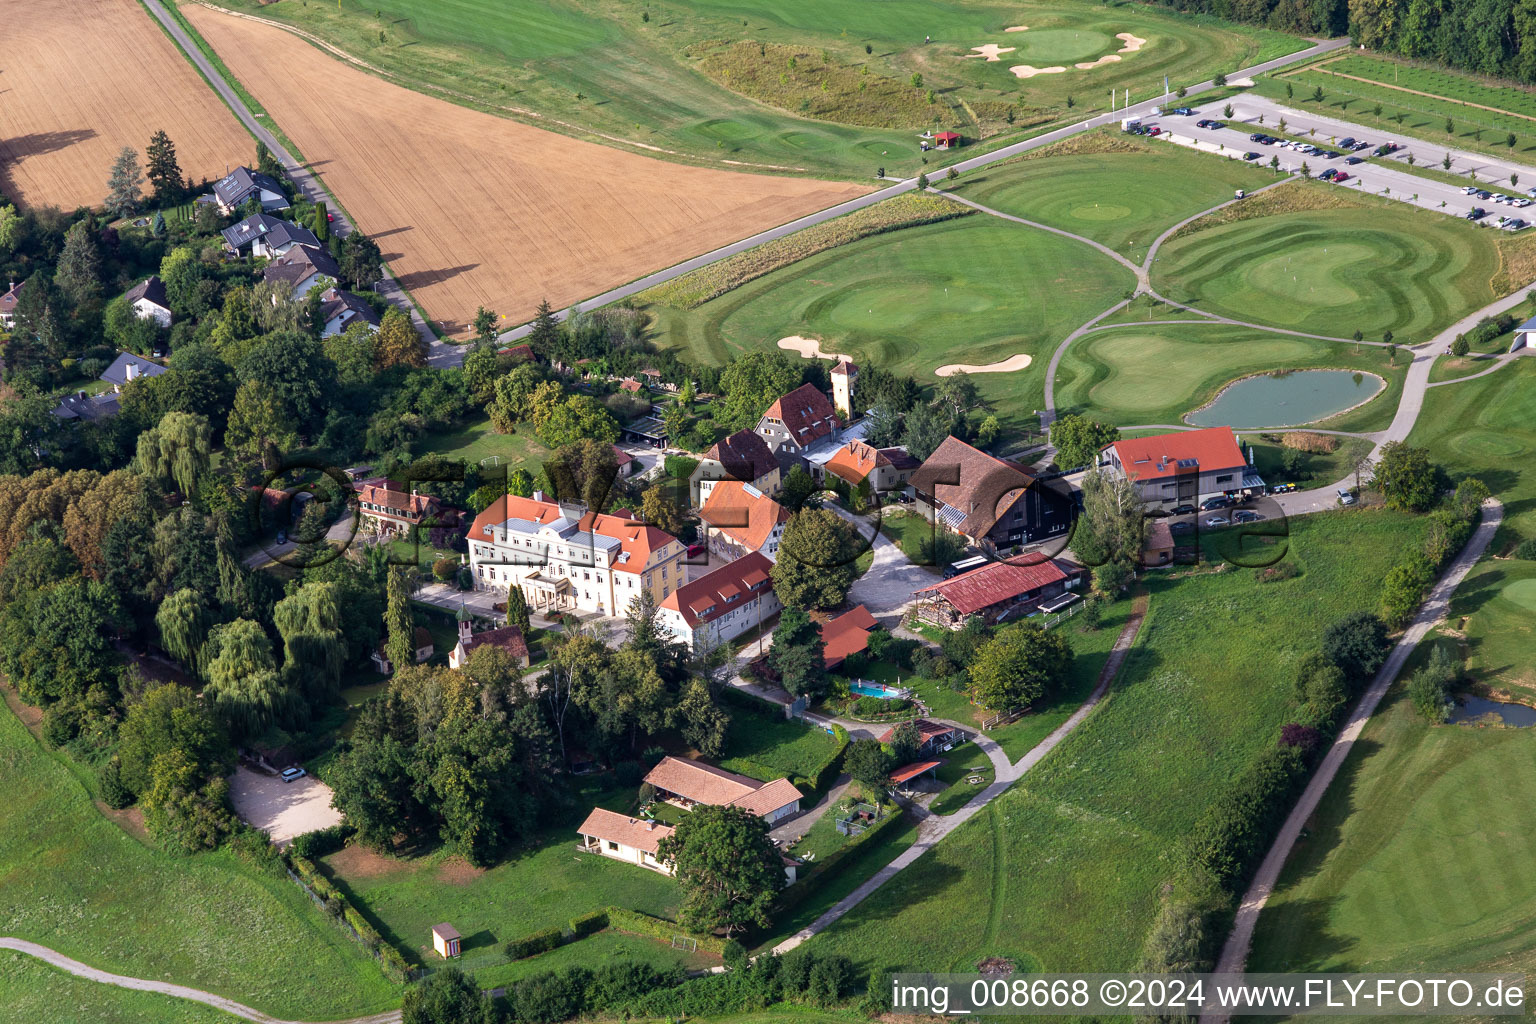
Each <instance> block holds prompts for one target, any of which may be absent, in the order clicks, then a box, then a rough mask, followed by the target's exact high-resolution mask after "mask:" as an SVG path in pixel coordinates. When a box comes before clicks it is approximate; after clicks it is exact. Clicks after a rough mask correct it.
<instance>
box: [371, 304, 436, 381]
mask: <svg viewBox="0 0 1536 1024" xmlns="http://www.w3.org/2000/svg"><path fill="white" fill-rule="evenodd" d="M373 345H374V358H375V359H376V360H377V362H378V367H379V369H381V370H387V369H389V368H390V367H392V366H410V367H416V368H420V367H423V366H426V365H427V346H426V343H425V342H424V341H422V338H421V335H420V334H418V333H417V332H416V328H415V327H413V326H412V325H411V318H410V317H408V316H406V315H405V313H403V312H402V311H401V310H399V309H397V308H396V307H394V306H391V307H390V308H389V309H387V310H385V311H384V317H383V319H382V320H381V321H380V322H379V331H378V334H377V335H376V336H375V338H374V343H373Z"/></svg>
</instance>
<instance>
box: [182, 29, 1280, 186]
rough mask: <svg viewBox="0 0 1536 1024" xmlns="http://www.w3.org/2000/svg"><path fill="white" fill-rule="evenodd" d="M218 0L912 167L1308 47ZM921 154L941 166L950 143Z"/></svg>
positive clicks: (381, 65) (584, 115)
mask: <svg viewBox="0 0 1536 1024" xmlns="http://www.w3.org/2000/svg"><path fill="white" fill-rule="evenodd" d="M228 6H231V7H233V8H234V9H236V10H239V11H242V12H244V13H249V14H253V15H255V16H258V17H261V18H266V19H272V20H274V21H277V22H281V23H283V24H286V25H290V26H294V27H296V28H297V29H299V30H301V31H305V32H307V33H311V34H313V36H314V37H315V38H316V39H319V40H323V41H324V42H325V43H326V44H328V45H332V46H334V47H336V48H338V49H339V50H340V51H342V52H343V53H345V54H347V55H348V56H349V57H350V58H352V59H354V60H355V61H357V62H358V63H359V65H360V66H364V67H366V68H368V69H369V70H371V71H373V72H375V73H377V74H379V75H382V76H388V77H390V78H392V79H394V80H396V81H398V82H399V83H400V84H402V85H405V86H408V87H411V88H415V89H419V90H425V91H430V92H436V93H438V94H441V95H444V96H447V97H449V98H451V99H452V100H454V101H455V102H459V103H462V104H465V105H470V106H475V107H478V108H481V109H486V110H491V111H493V112H497V113H500V114H503V115H505V116H510V117H513V118H517V119H519V120H523V121H527V122H530V123H535V124H539V125H541V126H544V127H548V128H551V129H553V130H555V131H560V132H562V133H564V134H568V135H573V136H576V137H579V138H586V139H595V140H600V141H602V142H605V143H608V144H611V145H616V146H620V147H623V148H627V149H630V150H632V151H642V152H648V153H653V154H656V155H661V156H665V157H667V158H670V159H675V160H682V161H687V162H695V163H707V164H714V165H728V166H751V167H758V168H762V169H770V170H779V171H788V172H792V173H809V174H820V175H826V176H831V177H839V178H846V179H865V178H868V177H869V176H870V175H872V174H874V173H875V170H876V168H877V167H879V166H885V167H886V168H887V170H888V171H889V172H891V173H901V174H904V175H911V174H915V173H916V172H917V171H918V170H920V169H922V167H923V154H922V153H921V152H920V150H919V147H918V142H917V139H916V137H915V136H916V134H917V133H918V132H919V131H921V130H924V129H936V128H946V129H954V130H957V131H960V132H961V133H962V134H964V135H965V136H966V137H967V139H969V140H970V141H971V142H973V143H974V142H975V141H976V140H978V139H982V140H987V141H988V142H992V141H1002V140H1005V139H1010V138H1017V137H1020V136H1022V135H1023V134H1024V133H1025V132H1028V131H1032V130H1038V129H1039V128H1040V127H1043V126H1045V125H1049V124H1055V123H1064V122H1065V121H1068V120H1076V119H1078V118H1080V117H1082V116H1086V115H1087V114H1089V113H1091V112H1093V111H1094V110H1096V109H1100V108H1107V106H1108V94H1109V90H1110V89H1111V88H1119V89H1122V90H1123V89H1125V88H1130V89H1131V90H1132V91H1133V92H1135V93H1140V94H1142V95H1146V94H1148V93H1150V92H1151V91H1152V90H1154V89H1160V88H1161V87H1162V81H1163V77H1164V76H1165V75H1166V76H1168V77H1169V78H1170V79H1171V80H1172V82H1173V84H1174V85H1178V84H1180V83H1181V82H1183V83H1191V82H1196V81H1201V80H1204V79H1205V78H1208V77H1209V76H1210V74H1211V73H1213V72H1215V71H1217V70H1225V71H1231V70H1232V69H1234V68H1238V67H1243V66H1246V65H1249V64H1252V63H1256V62H1259V61H1263V60H1268V59H1270V58H1273V57H1277V56H1280V55H1282V54H1285V53H1291V52H1294V51H1295V50H1299V49H1301V48H1303V47H1304V46H1305V45H1306V43H1305V42H1304V41H1302V40H1299V39H1296V38H1294V37H1291V36H1286V35H1282V34H1280V33H1276V32H1270V31H1266V30H1263V29H1257V28H1253V27H1250V26H1240V25H1228V24H1223V23H1221V22H1218V21H1215V20H1213V19H1208V18H1197V17H1188V16H1181V15H1176V14H1173V13H1171V12H1168V11H1164V10H1160V9H1157V8H1151V7H1132V6H1120V7H1113V8H1104V7H1099V6H1096V5H1090V4H1086V3H1075V2H1070V0H1066V2H1063V0H1047V2H1026V3H1023V4H1002V3H992V2H988V3H981V4H977V3H962V2H959V0H899V2H893V3H882V4H879V5H870V4H864V3H858V2H855V0H833V2H826V0H787V2H783V3H778V4H774V5H772V6H770V7H767V8H764V7H761V6H758V7H742V6H741V5H739V4H737V3H734V2H729V0H677V2H672V3H668V4H666V5H665V6H662V7H657V6H655V5H648V4H647V3H645V2H644V0H559V2H557V3H534V2H532V0H516V2H511V3H493V2H491V0H434V2H430V3H429V2H427V0H370V2H369V3H362V2H360V0H343V2H342V3H340V4H339V5H336V4H328V3H315V4H307V3H301V2H300V3H296V2H294V0H282V2H279V3H261V2H259V0H231V2H230V3H229V5H228ZM183 10H184V11H187V12H189V13H190V12H191V11H192V7H191V5H190V4H187V5H183ZM1009 28H1014V29H1020V28H1022V29H1024V30H1022V31H1013V32H1009V31H1007V29H1009ZM925 40H931V41H929V42H925ZM983 47H991V48H993V49H991V50H980V49H979V48H983ZM1089 64H1092V65H1094V66H1092V67H1084V66H1079V65H1089ZM1014 69H1028V70H1027V72H1026V74H1027V77H1020V72H1016V71H1015V70H1014ZM914 75H917V76H920V77H919V78H916V79H914V77H913V76H914ZM928 157H929V158H930V159H932V160H933V161H934V162H935V165H938V166H942V164H943V163H944V162H946V161H948V160H949V159H952V158H953V157H952V156H950V155H947V154H936V153H929V154H928Z"/></svg>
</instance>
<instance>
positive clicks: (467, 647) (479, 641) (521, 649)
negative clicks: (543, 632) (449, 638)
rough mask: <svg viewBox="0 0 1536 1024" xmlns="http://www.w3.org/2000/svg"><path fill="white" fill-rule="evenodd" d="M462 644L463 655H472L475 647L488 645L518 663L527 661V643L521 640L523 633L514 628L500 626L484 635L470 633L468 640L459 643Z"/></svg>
mask: <svg viewBox="0 0 1536 1024" xmlns="http://www.w3.org/2000/svg"><path fill="white" fill-rule="evenodd" d="M460 643H463V644H464V653H465V654H466V655H467V654H472V653H473V652H474V650H475V648H477V647H484V646H486V645H488V644H489V645H490V646H492V647H500V648H501V649H502V650H504V651H506V652H507V653H508V654H510V655H512V657H514V658H517V659H519V660H520V661H527V660H528V641H527V640H525V639H523V631H522V630H521V629H519V628H518V627H516V626H501V627H499V628H497V629H488V630H486V631H485V632H484V633H472V634H470V637H469V640H468V641H467V642H466V641H462V640H461V641H460Z"/></svg>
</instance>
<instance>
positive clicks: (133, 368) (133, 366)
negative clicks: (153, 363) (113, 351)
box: [124, 361, 139, 380]
mask: <svg viewBox="0 0 1536 1024" xmlns="http://www.w3.org/2000/svg"><path fill="white" fill-rule="evenodd" d="M124 373H125V374H126V376H127V378H128V379H129V380H137V379H138V376H139V364H138V363H135V362H131V361H130V362H129V363H128V366H127V367H126V368H125V370H124Z"/></svg>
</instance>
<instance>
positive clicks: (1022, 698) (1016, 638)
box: [968, 623, 1072, 710]
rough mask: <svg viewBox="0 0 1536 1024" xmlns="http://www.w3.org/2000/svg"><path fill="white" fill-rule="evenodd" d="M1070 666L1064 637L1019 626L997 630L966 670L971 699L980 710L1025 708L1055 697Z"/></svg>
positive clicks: (1067, 645)
mask: <svg viewBox="0 0 1536 1024" xmlns="http://www.w3.org/2000/svg"><path fill="white" fill-rule="evenodd" d="M1071 666H1072V647H1071V645H1070V644H1069V643H1068V642H1067V639H1066V637H1065V636H1064V635H1063V634H1061V633H1057V632H1048V631H1046V630H1043V629H1040V628H1039V627H1038V626H1035V625H1034V624H1033V623H1020V624H1018V625H1015V626H1009V627H1008V628H1006V629H1002V630H999V631H998V632H997V633H996V635H994V636H993V637H992V639H991V640H989V641H987V643H986V645H985V646H984V647H982V648H981V650H980V651H979V652H977V655H976V659H975V660H974V661H972V662H971V666H970V668H969V670H968V671H969V673H970V678H971V697H972V699H973V700H975V701H976V703H978V704H980V705H981V706H982V707H986V708H994V709H997V710H1008V709H1011V708H1017V707H1027V706H1028V705H1031V704H1034V703H1035V702H1036V701H1038V700H1040V699H1041V698H1044V697H1048V696H1050V695H1051V694H1053V693H1055V692H1056V691H1057V690H1058V689H1059V688H1060V686H1061V684H1062V683H1063V682H1064V681H1065V680H1066V676H1067V672H1068V671H1069V670H1070V669H1071Z"/></svg>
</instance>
